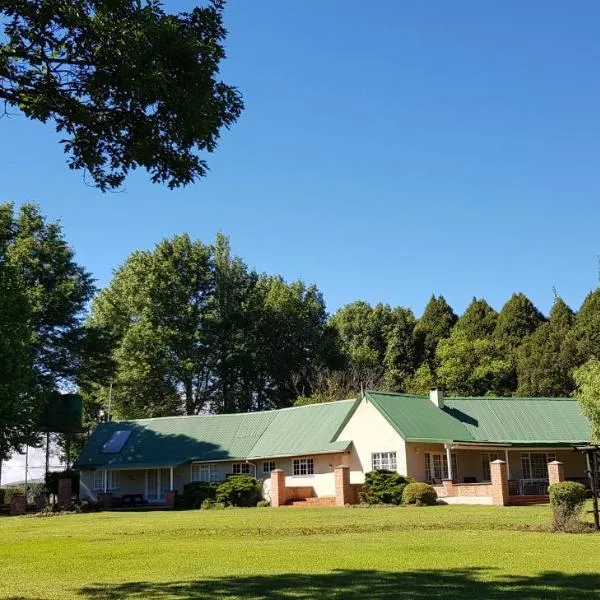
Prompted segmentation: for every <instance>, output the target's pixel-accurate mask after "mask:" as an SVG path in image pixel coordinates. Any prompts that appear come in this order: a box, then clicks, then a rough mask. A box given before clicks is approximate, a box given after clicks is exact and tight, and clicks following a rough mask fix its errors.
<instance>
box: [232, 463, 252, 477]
mask: <svg viewBox="0 0 600 600" xmlns="http://www.w3.org/2000/svg"><path fill="white" fill-rule="evenodd" d="M231 472H232V473H233V474H234V475H250V463H233V464H232V465H231Z"/></svg>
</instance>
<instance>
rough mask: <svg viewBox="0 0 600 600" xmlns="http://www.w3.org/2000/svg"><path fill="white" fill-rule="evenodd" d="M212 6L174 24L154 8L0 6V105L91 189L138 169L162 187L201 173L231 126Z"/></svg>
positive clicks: (126, 0)
mask: <svg viewBox="0 0 600 600" xmlns="http://www.w3.org/2000/svg"><path fill="white" fill-rule="evenodd" d="M223 7H224V2H223V1H222V0H212V1H210V2H209V3H208V5H207V6H204V7H196V8H193V9H192V10H191V11H190V12H187V13H182V14H179V15H172V14H167V13H166V12H165V11H164V10H163V8H162V6H161V3H160V2H159V1H158V0H117V1H114V0H69V2H65V1H63V0H36V1H35V2H32V1H31V0H6V1H5V2H3V3H2V6H1V8H0V15H1V16H2V17H3V18H2V27H3V29H4V37H3V38H0V100H3V101H4V103H5V107H6V106H7V105H8V106H12V107H18V108H19V109H20V110H21V111H22V112H23V114H24V115H25V116H27V117H28V118H30V119H34V120H37V121H41V122H43V123H46V122H47V121H49V120H52V121H53V122H54V123H55V126H56V129H57V131H58V132H60V133H61V136H63V138H62V140H61V143H62V144H63V146H64V149H65V152H66V153H67V155H68V157H69V158H68V164H69V167H70V168H72V169H85V170H86V171H87V172H89V174H90V175H91V177H92V179H93V181H94V183H95V184H96V185H97V186H98V187H99V188H100V189H101V190H103V191H105V190H109V189H113V188H117V187H119V186H120V185H121V184H122V182H123V180H124V179H125V177H126V176H127V174H128V173H129V171H131V170H132V169H136V168H138V167H143V168H145V169H146V170H147V171H148V172H149V173H150V175H151V179H152V181H153V182H155V183H156V182H161V183H166V184H167V185H168V186H169V187H170V188H174V187H178V186H181V185H186V184H189V183H191V182H192V181H194V180H195V179H196V178H198V177H201V176H204V175H205V174H206V171H207V165H206V162H205V161H204V160H203V159H201V158H200V157H199V156H198V154H197V153H198V151H206V152H212V151H214V149H215V148H216V145H217V140H218V138H219V135H220V132H221V130H222V129H223V127H230V126H231V125H232V124H233V123H234V122H235V121H236V120H237V118H238V117H239V115H240V113H241V111H242V108H243V103H242V100H241V96H240V94H239V92H238V91H237V90H236V89H235V88H234V87H231V86H229V85H226V84H225V83H223V82H222V81H219V80H218V79H217V75H218V71H219V64H220V62H221V61H222V60H223V58H224V57H225V52H224V49H223V40H224V38H225V36H226V31H225V29H224V28H223V22H222V12H223Z"/></svg>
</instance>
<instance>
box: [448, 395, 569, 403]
mask: <svg viewBox="0 0 600 600" xmlns="http://www.w3.org/2000/svg"><path fill="white" fill-rule="evenodd" d="M444 400H519V401H521V402H522V401H523V400H549V401H551V402H577V398H569V397H568V396H445V397H444Z"/></svg>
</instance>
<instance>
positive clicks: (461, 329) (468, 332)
mask: <svg viewBox="0 0 600 600" xmlns="http://www.w3.org/2000/svg"><path fill="white" fill-rule="evenodd" d="M497 319H498V313H497V312H496V311H495V310H494V309H493V308H492V307H491V306H490V305H489V304H488V303H487V302H486V301H485V300H484V299H483V298H482V299H480V300H478V299H477V298H473V300H471V303H470V304H469V306H467V309H466V310H465V312H464V313H463V314H462V315H461V317H460V319H458V321H457V322H456V325H455V326H454V328H453V329H452V335H461V336H464V337H466V338H468V339H470V340H476V339H479V338H485V337H488V336H490V335H492V333H493V332H494V329H495V328H496V321H497Z"/></svg>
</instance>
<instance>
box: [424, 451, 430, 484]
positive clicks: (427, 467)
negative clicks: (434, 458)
mask: <svg viewBox="0 0 600 600" xmlns="http://www.w3.org/2000/svg"><path fill="white" fill-rule="evenodd" d="M423 456H424V457H425V481H431V454H429V452H425V454H424V455H423Z"/></svg>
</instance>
